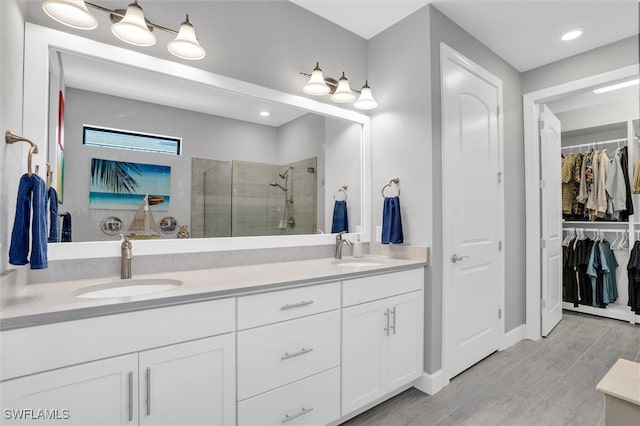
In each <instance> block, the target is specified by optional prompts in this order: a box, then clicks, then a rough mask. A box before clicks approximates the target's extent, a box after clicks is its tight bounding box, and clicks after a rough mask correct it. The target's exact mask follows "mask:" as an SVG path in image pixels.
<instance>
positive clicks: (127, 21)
mask: <svg viewBox="0 0 640 426" xmlns="http://www.w3.org/2000/svg"><path fill="white" fill-rule="evenodd" d="M111 32H112V33H113V35H115V36H116V37H118V38H119V39H120V40H122V41H124V42H126V43H129V44H133V45H135V46H153V45H154V44H156V36H155V35H154V34H153V33H152V32H151V31H149V27H147V23H146V21H145V19H144V13H143V12H142V8H141V7H140V6H138V3H137V2H134V3H131V4H130V5H129V7H127V13H125V15H124V18H122V20H121V21H119V22H116V23H115V24H113V25H111Z"/></svg>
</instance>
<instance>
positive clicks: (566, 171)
mask: <svg viewBox="0 0 640 426" xmlns="http://www.w3.org/2000/svg"><path fill="white" fill-rule="evenodd" d="M575 167H576V156H575V155H574V154H573V152H570V153H569V154H568V155H567V156H566V157H565V158H564V160H563V161H562V171H561V172H562V173H561V175H562V214H563V215H570V214H571V212H572V211H573V202H574V201H575V185H576V184H575V181H574V179H573V175H574V169H575Z"/></svg>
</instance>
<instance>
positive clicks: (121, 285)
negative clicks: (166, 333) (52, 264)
mask: <svg viewBox="0 0 640 426" xmlns="http://www.w3.org/2000/svg"><path fill="white" fill-rule="evenodd" d="M181 285H182V281H179V280H171V279H161V278H144V279H127V280H114V281H110V282H107V283H103V284H97V285H92V286H90V287H84V288H81V289H79V290H76V291H74V292H73V295H74V296H76V297H80V298H82V299H105V298H111V297H131V296H140V295H143V294H150V293H158V292H161V291H166V290H171V289H174V288H176V287H179V286H181Z"/></svg>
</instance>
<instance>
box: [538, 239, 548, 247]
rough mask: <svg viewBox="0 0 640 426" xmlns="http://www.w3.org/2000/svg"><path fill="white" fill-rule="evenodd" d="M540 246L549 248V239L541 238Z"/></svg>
mask: <svg viewBox="0 0 640 426" xmlns="http://www.w3.org/2000/svg"><path fill="white" fill-rule="evenodd" d="M540 248H547V240H540Z"/></svg>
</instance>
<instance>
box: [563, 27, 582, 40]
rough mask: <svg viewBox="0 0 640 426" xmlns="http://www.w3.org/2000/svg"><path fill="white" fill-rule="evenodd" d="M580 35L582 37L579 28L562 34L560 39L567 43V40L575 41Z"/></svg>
mask: <svg viewBox="0 0 640 426" xmlns="http://www.w3.org/2000/svg"><path fill="white" fill-rule="evenodd" d="M581 35H582V30H581V29H580V28H574V29H572V30H569V31H567V32H566V33H564V34H562V37H560V38H561V39H562V41H569V40H575V39H577V38H578V37H580V36H581Z"/></svg>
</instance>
